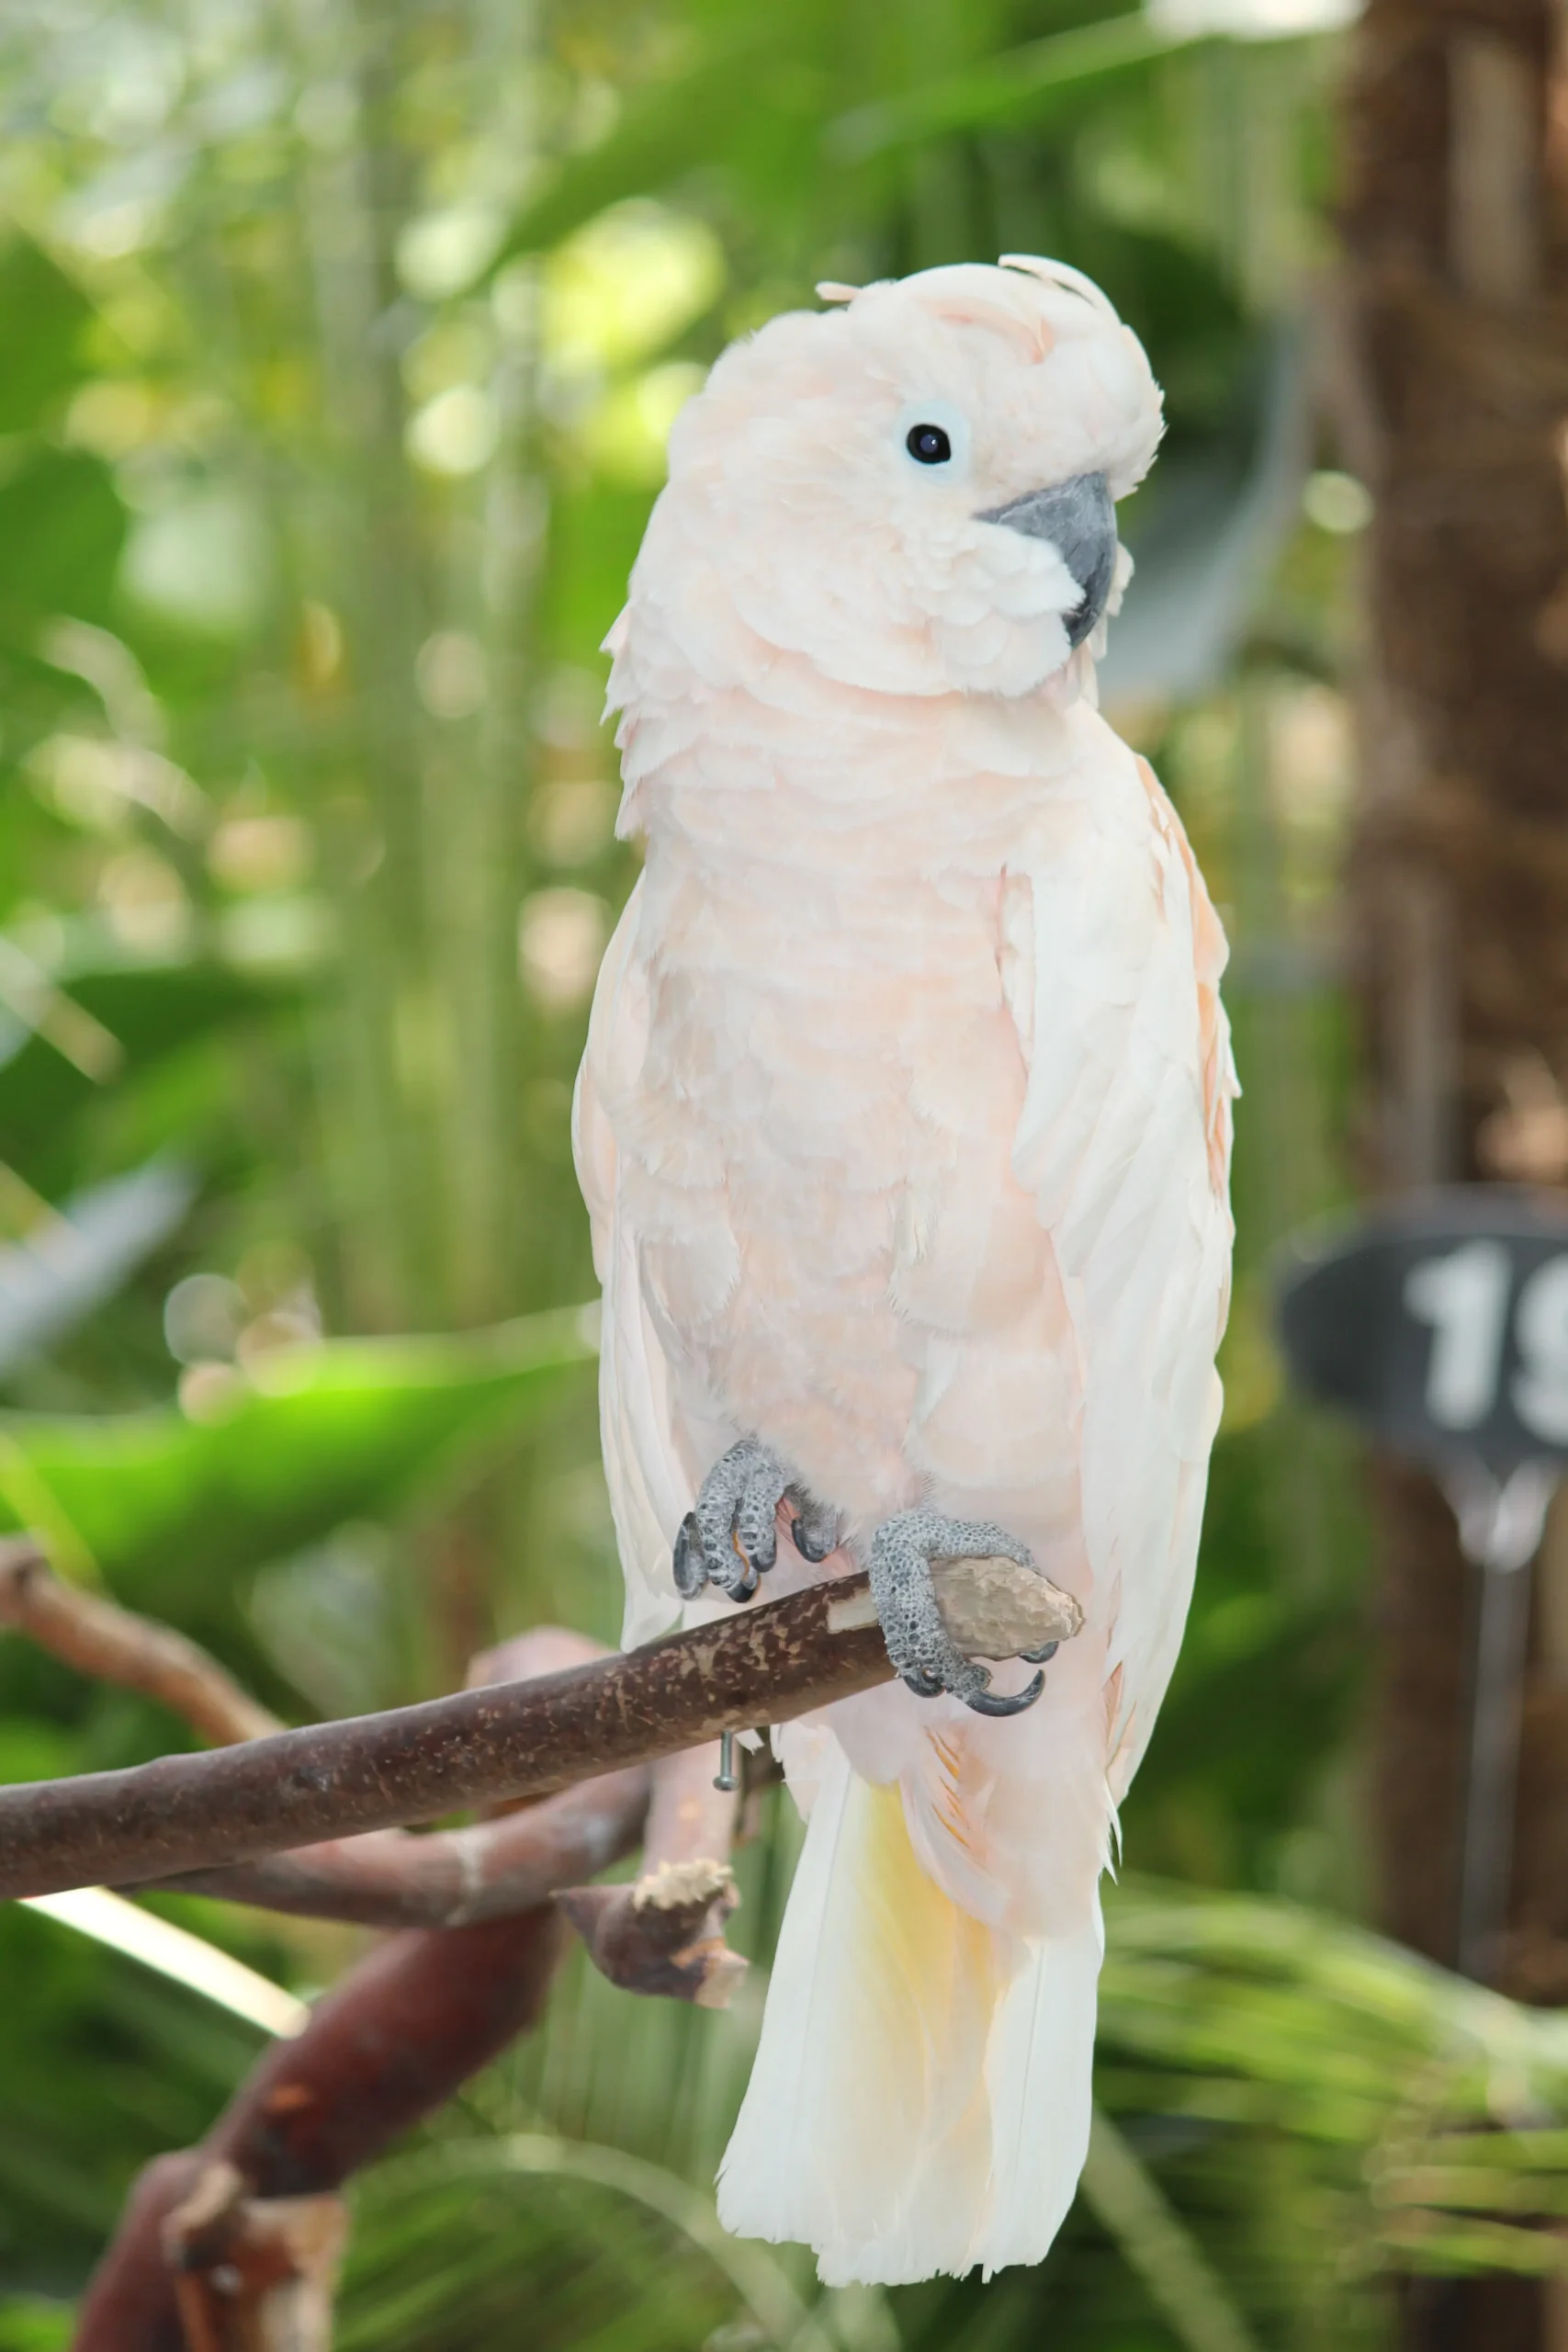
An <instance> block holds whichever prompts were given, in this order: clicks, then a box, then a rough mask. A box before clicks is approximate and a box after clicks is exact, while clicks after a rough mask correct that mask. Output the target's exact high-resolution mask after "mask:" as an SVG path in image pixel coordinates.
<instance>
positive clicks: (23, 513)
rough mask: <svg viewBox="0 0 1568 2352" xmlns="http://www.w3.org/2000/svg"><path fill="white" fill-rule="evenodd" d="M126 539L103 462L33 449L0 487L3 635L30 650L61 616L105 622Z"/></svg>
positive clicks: (73, 452) (82, 454) (76, 452)
mask: <svg viewBox="0 0 1568 2352" xmlns="http://www.w3.org/2000/svg"><path fill="white" fill-rule="evenodd" d="M124 537H125V508H124V506H123V505H122V504H121V503H120V498H119V493H118V491H117V490H116V489H115V486H114V481H113V479H112V477H111V476H110V474H109V471H108V469H107V466H105V465H104V463H103V462H102V460H101V459H100V458H94V457H90V456H89V455H88V454H87V452H86V451H85V450H83V449H51V448H48V447H41V446H40V447H36V448H33V449H30V450H28V452H27V453H26V454H25V455H24V456H23V458H21V461H20V463H19V464H18V465H17V468H16V469H15V470H14V471H13V472H11V473H9V474H7V475H6V478H5V479H4V480H3V481H0V629H3V630H4V631H5V632H6V635H7V636H9V637H11V638H13V639H15V640H16V641H17V643H19V644H21V645H22V646H24V647H26V646H29V645H30V644H31V641H32V639H33V637H34V636H35V635H36V633H37V630H38V628H39V625H40V624H41V623H42V622H43V621H45V620H48V619H51V618H52V617H53V616H55V615H56V614H59V613H64V614H68V615H69V616H71V617H72V618H73V619H74V620H85V621H95V622H104V621H107V619H108V618H109V617H110V616H111V613H112V609H113V605H114V582H115V573H116V570H117V568H118V562H119V553H120V547H121V544H122V542H123V540H124Z"/></svg>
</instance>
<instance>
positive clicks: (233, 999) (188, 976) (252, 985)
mask: <svg viewBox="0 0 1568 2352" xmlns="http://www.w3.org/2000/svg"><path fill="white" fill-rule="evenodd" d="M53 985H54V986H57V988H58V992H59V996H60V998H61V999H62V1001H63V1003H64V1006H65V1007H66V1008H67V1011H66V1012H65V1016H64V1019H63V1021H58V1020H56V1021H51V1019H50V1018H49V1016H48V1010H47V1001H46V1005H45V1007H44V1008H41V1009H39V1010H34V1011H33V1018H34V1019H35V1020H36V1021H38V1022H39V1027H38V1028H33V1029H28V1028H24V1027H22V1026H20V1024H18V1025H17V1026H16V1027H15V1028H13V1029H12V1031H11V1032H10V1036H9V1043H8V1047H7V1038H6V1030H5V1027H4V1025H3V1023H4V1014H3V1012H0V1159H4V1160H7V1161H9V1162H10V1164H11V1165H12V1166H13V1167H14V1168H16V1169H17V1170H20V1172H21V1173H22V1174H23V1175H24V1176H26V1177H27V1179H28V1182H29V1183H31V1184H33V1185H35V1186H36V1187H37V1189H38V1190H39V1191H40V1192H42V1193H46V1194H53V1193H59V1192H61V1191H62V1190H63V1189H64V1188H65V1184H66V1182H68V1170H69V1169H70V1166H71V1154H72V1152H73V1148H74V1137H73V1132H72V1124H73V1120H74V1119H75V1117H76V1115H77V1114H78V1113H80V1112H83V1111H85V1110H88V1109H91V1108H92V1107H94V1106H95V1105H96V1104H97V1103H101V1102H102V1101H103V1100H104V1093H105V1083H106V1080H109V1079H113V1080H118V1081H124V1080H127V1079H130V1078H134V1077H136V1076H137V1075H138V1074H140V1073H141V1071H143V1070H145V1069H151V1068H152V1066H153V1065H154V1064H156V1063H158V1062H160V1061H162V1060H164V1058H165V1057H168V1056H170V1055H173V1054H175V1053H177V1052H178V1051H179V1049H180V1048H181V1047H182V1046H187V1045H189V1044H191V1043H192V1042H193V1040H195V1039H197V1038H198V1037H201V1036H203V1035H209V1034H210V1033H211V1032H212V1031H214V1030H216V1029H221V1028H225V1027H227V1026H229V1025H230V1024H231V1023H240V1022H242V1021H244V1020H247V1019H256V1018H260V1017H263V1016H265V1015H266V1014H268V1013H272V1012H276V1011H277V1010H278V1009H279V1008H280V1007H281V1006H284V1005H287V1004H288V1003H289V1002H291V1001H294V996H295V991H294V990H293V989H291V988H290V987H289V986H288V984H287V983H284V982H279V981H272V980H268V981H260V980H253V979H250V978H246V977H245V976H244V975H243V974H242V973H240V972H236V971H234V970H232V969H231V968H230V967H228V966H226V965H221V964H212V963H205V962H198V963H189V964H168V965H141V966H137V965H128V966H125V967H121V968H118V969H98V970H93V969H87V970H83V971H72V972H68V973H67V974H65V975H64V976H62V978H61V980H60V981H59V982H58V983H57V984H53ZM71 1007H78V1008H80V1011H81V1012H83V1013H85V1015H86V1017H87V1020H88V1022H89V1023H91V1024H93V1031H94V1032H95V1033H96V1035H93V1036H92V1037H91V1038H90V1040H89V1041H88V1042H90V1044H91V1046H92V1048H93V1050H91V1051H82V1050H80V1049H78V1050H77V1052H76V1056H75V1057H74V1058H72V1057H70V1056H69V1055H68V1053H67V1052H66V1051H63V1050H62V1046H63V1047H71V1046H73V1043H74V1041H75V1032H74V1025H73V1023H72V1020H71V1015H70V1012H69V1008H71ZM29 1009H31V1008H29ZM55 1038H58V1039H59V1041H60V1042H59V1043H55V1042H53V1040H54V1039H55ZM84 1065H85V1066H84Z"/></svg>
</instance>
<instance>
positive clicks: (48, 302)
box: [0, 228, 93, 433]
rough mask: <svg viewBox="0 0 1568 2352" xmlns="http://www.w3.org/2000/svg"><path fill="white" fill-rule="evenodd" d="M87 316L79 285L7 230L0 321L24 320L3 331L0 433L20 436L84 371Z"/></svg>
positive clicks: (0, 252) (0, 267)
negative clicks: (21, 326) (19, 329)
mask: <svg viewBox="0 0 1568 2352" xmlns="http://www.w3.org/2000/svg"><path fill="white" fill-rule="evenodd" d="M92 315H93V310H92V305H91V304H90V303H89V301H88V300H87V298H86V296H85V294H84V293H83V292H82V289H81V288H80V287H79V286H77V285H75V284H74V283H73V281H72V279H70V278H69V277H66V275H65V273H64V271H63V270H62V268H61V267H60V266H59V264H58V263H56V262H54V261H52V260H51V258H50V256H49V255H48V254H46V253H45V252H44V251H43V249H42V247H41V246H39V245H37V244H35V243H33V240H32V239H31V238H30V237H27V236H24V235H23V234H22V233H21V232H20V231H19V230H17V229H15V228H13V229H12V230H11V231H10V232H9V233H8V234H7V236H6V243H5V244H4V245H3V246H0V319H6V320H17V321H25V322H26V329H25V332H23V333H21V334H16V333H8V334H7V335H6V365H5V368H4V369H0V433H25V432H28V431H30V430H32V429H33V428H34V427H36V426H38V425H39V424H43V423H44V422H45V421H46V419H47V418H48V416H49V414H50V412H51V410H52V409H53V408H54V407H55V406H56V405H57V403H58V402H59V401H60V400H61V399H62V396H63V395H64V394H65V393H66V392H68V391H69V390H71V389H72V388H73V385H75V384H78V383H80V382H81V380H82V379H83V376H84V375H85V373H86V367H85V358H84V354H83V334H84V330H85V327H86V325H87V322H88V321H89V320H90V319H91V317H92Z"/></svg>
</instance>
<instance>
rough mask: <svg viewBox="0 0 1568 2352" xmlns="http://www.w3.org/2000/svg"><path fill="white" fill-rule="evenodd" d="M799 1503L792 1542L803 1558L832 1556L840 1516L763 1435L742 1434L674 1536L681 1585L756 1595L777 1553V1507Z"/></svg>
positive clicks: (685, 1591)
mask: <svg viewBox="0 0 1568 2352" xmlns="http://www.w3.org/2000/svg"><path fill="white" fill-rule="evenodd" d="M785 1501H788V1502H791V1503H793V1504H794V1505H795V1521H794V1523H793V1525H792V1527H791V1529H790V1537H791V1541H792V1542H793V1543H794V1544H795V1550H796V1551H797V1552H798V1553H799V1554H800V1556H801V1558H802V1559H803V1560H809V1561H810V1562H812V1564H813V1565H814V1566H815V1565H816V1563H817V1562H818V1561H821V1560H825V1559H826V1558H827V1556H828V1555H829V1552H831V1551H832V1550H833V1548H834V1546H835V1544H837V1543H838V1540H839V1514H838V1512H837V1511H836V1510H833V1509H832V1508H831V1507H830V1506H829V1505H828V1504H826V1503H819V1502H818V1501H817V1500H816V1499H815V1498H813V1497H812V1496H810V1495H808V1494H807V1491H806V1489H805V1487H803V1486H802V1485H801V1483H800V1481H799V1479H798V1478H797V1477H796V1476H795V1474H794V1472H793V1471H791V1470H789V1469H787V1468H786V1467H785V1465H784V1463H783V1462H781V1461H780V1459H779V1457H778V1455H777V1454H776V1453H774V1452H773V1448H772V1446H768V1445H764V1444H763V1443H762V1442H761V1439H760V1438H755V1437H743V1438H742V1439H741V1440H740V1442H739V1444H738V1445H732V1446H731V1447H730V1449H729V1451H728V1453H726V1454H724V1455H722V1456H721V1457H720V1459H719V1460H718V1461H717V1462H716V1463H715V1464H714V1466H713V1468H712V1469H711V1470H710V1471H709V1472H708V1475H707V1476H706V1477H705V1479H704V1480H703V1483H702V1490H701V1492H700V1493H699V1494H698V1496H697V1500H696V1508H695V1509H694V1510H689V1511H688V1512H687V1513H686V1516H685V1518H684V1519H683V1520H682V1521H681V1527H680V1532H679V1533H678V1534H677V1535H676V1538H675V1555H674V1561H673V1567H674V1574H675V1589H676V1590H677V1592H679V1593H680V1594H681V1595H682V1598H683V1599H685V1600H694V1599H695V1598H696V1596H697V1594H698V1593H699V1592H701V1591H702V1589H703V1588H704V1586H705V1585H709V1584H713V1585H716V1586H717V1587H718V1589H719V1590H720V1592H725V1593H728V1595H729V1598H730V1600H750V1598H751V1595H752V1594H753V1593H754V1592H755V1591H756V1589H757V1579H758V1577H760V1576H762V1575H764V1574H765V1573H766V1571H767V1570H768V1569H769V1568H771V1567H772V1566H773V1563H774V1561H775V1560H776V1559H777V1557H778V1523H777V1516H776V1515H777V1512H778V1507H779V1505H780V1503H781V1502H785Z"/></svg>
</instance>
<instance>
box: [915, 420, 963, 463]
mask: <svg viewBox="0 0 1568 2352" xmlns="http://www.w3.org/2000/svg"><path fill="white" fill-rule="evenodd" d="M904 447H905V448H906V449H908V452H909V455H910V457H911V458H913V459H914V460H915V463H916V464H917V465H918V466H945V465H946V463H947V461H948V459H949V458H951V457H952V455H953V444H952V442H951V441H950V440H949V439H948V437H947V435H946V434H945V433H944V432H943V431H942V427H941V425H940V424H911V425H910V427H909V430H908V433H907V434H906V435H905V436H904Z"/></svg>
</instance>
